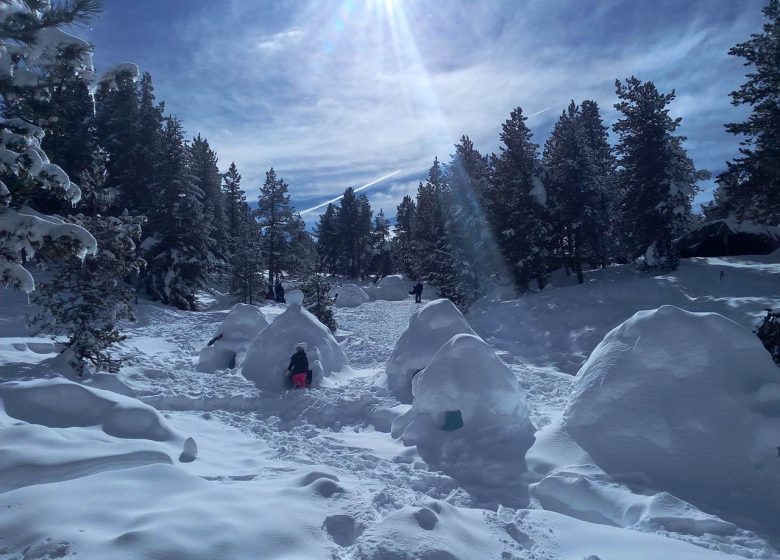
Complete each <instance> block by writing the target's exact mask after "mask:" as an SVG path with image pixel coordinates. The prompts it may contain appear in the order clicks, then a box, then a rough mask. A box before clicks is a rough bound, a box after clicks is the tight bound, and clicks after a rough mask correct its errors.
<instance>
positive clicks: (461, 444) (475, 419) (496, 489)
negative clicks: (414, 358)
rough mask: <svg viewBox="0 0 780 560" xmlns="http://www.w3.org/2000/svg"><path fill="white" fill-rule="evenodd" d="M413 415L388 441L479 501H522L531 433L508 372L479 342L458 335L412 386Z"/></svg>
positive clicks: (402, 419) (397, 426)
mask: <svg viewBox="0 0 780 560" xmlns="http://www.w3.org/2000/svg"><path fill="white" fill-rule="evenodd" d="M413 392H414V402H413V403H412V408H411V409H409V410H408V411H407V412H406V413H405V414H403V415H402V416H400V417H398V418H397V419H396V420H395V421H394V422H393V426H392V430H391V433H392V435H393V437H395V438H400V439H401V441H402V442H403V443H404V445H407V446H412V445H416V446H417V451H418V453H419V454H420V457H422V458H423V460H424V461H425V462H426V463H428V464H430V465H432V466H434V467H435V468H438V469H441V470H442V471H444V472H445V473H447V474H449V475H450V476H452V477H454V478H456V479H458V481H459V482H460V483H461V484H462V485H463V486H464V488H466V489H467V490H469V491H470V492H471V493H472V494H473V495H474V496H475V497H477V498H478V499H479V500H482V501H486V502H489V503H498V502H497V501H496V500H499V501H501V502H502V503H504V504H510V503H513V504H515V505H518V504H522V503H524V502H525V501H527V487H526V485H525V481H524V477H523V473H524V472H525V471H526V464H525V454H526V452H527V451H528V449H529V448H530V447H531V445H532V444H533V442H534V432H535V431H536V428H535V427H534V425H533V424H532V423H531V420H530V419H529V417H528V408H527V406H526V400H525V393H524V392H523V391H522V390H521V389H520V387H519V386H518V384H517V381H516V380H515V377H514V375H513V374H512V372H511V371H510V370H509V369H508V368H507V367H506V365H504V363H503V362H502V361H501V360H500V359H499V358H498V356H496V354H495V353H494V352H493V350H492V349H491V348H490V347H489V346H488V345H487V344H486V343H485V342H484V341H483V340H482V339H481V338H479V337H477V336H475V335H472V334H457V335H455V336H453V337H452V338H451V339H450V340H449V341H448V342H447V343H445V344H444V345H443V346H442V347H441V348H440V349H439V351H438V352H436V354H435V355H434V356H433V358H432V359H431V361H430V363H429V364H428V365H427V367H426V368H425V369H424V370H423V371H421V372H420V373H419V374H418V375H417V376H416V377H415V378H414V381H413Z"/></svg>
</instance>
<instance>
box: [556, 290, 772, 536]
mask: <svg viewBox="0 0 780 560" xmlns="http://www.w3.org/2000/svg"><path fill="white" fill-rule="evenodd" d="M563 425H564V429H566V430H567V431H568V432H569V433H571V434H572V436H573V437H574V438H575V439H576V441H577V442H578V443H579V444H580V445H581V446H582V447H583V448H584V449H585V450H586V451H587V452H588V453H590V455H591V456H592V458H593V460H594V461H595V462H596V463H597V464H598V465H599V466H600V467H601V468H603V469H604V470H605V471H607V472H609V473H612V474H613V475H619V476H621V477H626V478H629V479H632V480H635V481H640V482H642V483H644V484H645V485H647V486H651V487H654V488H655V489H660V490H666V491H669V492H671V493H672V494H674V495H676V496H678V497H680V498H682V499H685V500H687V501H689V502H691V503H693V504H695V505H697V506H699V507H701V508H702V509H704V510H705V511H710V512H713V513H719V514H721V515H723V516H724V517H725V518H727V519H728V517H729V516H730V515H733V514H735V513H736V514H737V515H740V516H744V517H747V518H752V519H754V520H755V521H756V522H757V523H758V524H760V523H769V520H771V519H780V468H778V461H780V459H778V456H777V449H778V445H780V436H779V435H778V434H780V375H779V373H778V369H777V366H775V365H774V363H773V362H772V360H771V358H770V356H769V354H768V352H767V351H766V350H765V349H764V348H763V347H762V346H761V343H760V341H759V340H758V339H757V337H756V336H755V335H754V334H753V333H751V332H750V331H748V330H746V329H744V328H742V327H741V326H739V325H737V324H736V323H734V322H732V321H730V320H729V319H726V318H725V317H723V316H722V315H719V314H717V313H691V312H687V311H683V310H681V309H678V308H676V307H673V306H670V305H666V306H663V307H661V308H659V309H656V310H651V311H640V312H638V313H636V314H635V315H634V316H633V317H631V318H630V319H628V320H627V321H625V322H624V323H623V324H621V325H620V326H618V327H616V328H615V329H613V330H612V331H611V332H610V333H608V334H607V336H606V337H605V338H604V340H603V341H602V342H601V343H600V344H599V345H598V346H597V347H596V349H595V350H594V351H593V353H592V354H591V355H590V357H589V358H588V360H587V362H585V364H584V365H583V366H582V368H581V369H580V371H579V373H578V374H577V378H576V380H575V384H574V390H573V393H572V395H571V397H570V400H569V401H568V403H567V406H566V408H565V411H564V424H563Z"/></svg>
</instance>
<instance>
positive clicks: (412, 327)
mask: <svg viewBox="0 0 780 560" xmlns="http://www.w3.org/2000/svg"><path fill="white" fill-rule="evenodd" d="M463 333H466V334H473V335H476V333H475V332H474V331H473V330H471V327H470V326H469V324H468V321H466V319H465V318H464V317H463V315H462V314H461V312H460V311H459V310H458V308H457V307H455V305H454V304H453V303H452V302H451V301H450V300H448V299H437V300H434V301H432V302H430V303H427V304H425V305H424V306H423V307H421V308H420V309H419V310H417V311H416V312H415V313H414V315H412V316H411V317H410V318H409V326H408V327H406V329H405V330H404V332H403V333H401V337H400V338H399V339H398V342H396V344H395V348H393V353H392V354H391V355H390V360H389V361H388V362H387V370H386V371H387V388H388V390H389V391H390V392H391V393H392V394H393V395H394V396H395V397H396V398H397V399H398V400H400V401H401V402H405V403H410V402H412V378H413V377H414V375H415V374H416V373H417V372H418V371H420V370H422V369H423V368H424V367H425V366H427V365H428V362H429V361H430V359H431V358H432V357H433V355H434V354H435V353H436V351H437V350H438V349H439V348H441V347H442V345H443V344H444V343H445V342H447V341H448V340H449V339H451V338H452V337H453V336H455V335H456V334H463Z"/></svg>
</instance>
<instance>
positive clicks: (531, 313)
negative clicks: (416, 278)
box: [0, 253, 780, 560]
mask: <svg viewBox="0 0 780 560" xmlns="http://www.w3.org/2000/svg"><path fill="white" fill-rule="evenodd" d="M394 282H395V281H388V282H386V285H385V287H384V288H382V287H381V286H380V287H378V288H374V287H371V286H360V287H357V286H356V287H354V288H353V287H349V288H348V289H346V290H345V291H344V293H345V297H344V298H343V299H342V305H341V306H339V307H338V308H337V309H336V320H337V322H338V325H339V331H338V332H337V333H336V335H335V338H334V337H331V336H330V334H329V333H328V332H327V330H321V329H319V327H318V326H317V325H318V324H312V323H310V322H309V318H308V317H307V316H306V314H305V312H301V311H300V309H299V308H296V307H290V308H286V307H285V306H284V305H278V304H271V305H267V306H264V307H262V308H261V310H260V311H261V314H262V315H261V316H259V315H257V314H256V313H255V311H254V310H252V309H248V310H247V309H244V310H241V311H240V312H239V311H234V312H233V313H232V314H231V318H230V320H229V321H227V322H226V323H225V325H224V326H223V321H224V320H225V319H226V317H228V313H229V311H230V308H231V305H230V304H229V303H228V302H227V300H225V299H224V298H216V299H213V298H212V299H211V300H208V301H207V300H205V299H204V303H206V304H207V306H208V310H207V311H203V312H197V313H193V312H181V311H176V310H173V309H170V308H166V307H163V306H160V305H157V304H153V303H148V302H142V303H141V304H140V305H139V308H138V315H139V320H138V322H137V323H135V324H132V325H127V328H126V334H127V335H128V339H127V340H126V341H125V342H124V343H122V344H121V345H120V347H119V348H118V349H117V352H118V353H120V354H122V355H124V356H125V358H126V363H125V365H124V367H123V368H122V370H121V372H120V373H119V374H118V375H109V374H96V375H94V376H93V377H91V378H90V379H87V380H85V381H83V382H81V383H77V382H74V381H72V380H67V379H65V378H63V377H62V376H60V375H58V372H61V371H62V370H61V369H60V367H59V365H58V363H59V361H58V359H57V358H56V356H57V354H56V352H55V346H54V345H53V344H52V342H51V341H50V340H48V339H44V338H29V337H27V335H26V333H25V330H24V326H23V320H22V318H23V316H24V314H25V313H26V298H25V297H24V296H23V295H20V294H18V293H15V292H12V291H9V290H6V291H0V301H2V303H0V559H2V560H10V559H20V560H21V559H37V558H71V557H73V558H80V559H107V558H111V559H120V560H121V559H131V558H132V559H139V558H146V559H161V560H162V559H171V560H172V559H177V560H185V559H234V558H235V559H250V558H252V559H254V558H259V559H289V560H292V559H301V560H303V559H331V560H332V559H344V560H364V559H365V560H407V559H408V560H412V559H414V560H453V559H463V560H482V559H497V560H510V559H550V560H552V559H575V560H636V559H686V560H688V559H690V560H697V559H702V560H716V559H725V558H734V557H744V558H780V553H778V549H777V548H776V547H777V546H778V545H779V544H780V457H778V451H777V447H778V446H780V368H778V367H777V366H776V365H774V364H773V363H772V361H771V359H770V358H769V355H768V353H767V352H766V351H764V350H763V348H762V347H761V346H760V343H759V342H758V340H757V339H756V337H755V336H754V335H753V334H752V333H751V332H750V331H749V329H750V328H752V326H753V325H754V324H755V323H756V322H757V321H758V319H759V317H760V316H761V315H762V314H763V313H762V310H763V309H764V308H767V307H780V253H775V254H773V255H769V256H762V257H729V258H710V259H691V260H686V261H684V262H683V263H682V265H681V267H680V269H679V271H677V272H675V273H672V274H669V275H666V276H657V277H648V276H645V275H642V274H639V273H637V272H635V271H633V270H632V269H631V268H630V267H625V266H624V267H612V268H609V269H607V270H602V271H594V272H591V273H588V274H587V275H586V284H585V285H584V286H576V285H569V284H570V283H571V282H570V280H569V279H566V278H565V277H564V278H560V279H556V280H555V281H554V282H553V286H550V287H549V288H547V289H545V290H544V291H543V292H541V293H535V294H529V295H527V296H525V297H523V298H521V299H519V300H511V301H510V300H504V301H502V299H501V297H500V296H499V294H498V292H497V294H496V296H495V297H493V298H486V299H485V300H483V301H481V302H478V304H476V305H475V306H474V307H473V309H472V311H471V312H470V313H469V314H468V315H467V316H466V317H465V319H464V318H463V317H462V316H461V315H460V314H459V312H457V310H456V309H455V308H454V306H451V305H450V304H449V303H448V302H444V301H437V302H435V303H428V302H429V301H430V300H429V299H428V298H429V297H431V293H430V290H428V289H427V287H426V291H425V292H424V294H423V298H424V303H427V305H426V306H424V307H423V306H420V305H415V304H414V303H412V301H411V299H410V298H408V299H405V300H402V301H398V299H399V298H397V297H395V296H396V295H397V294H396V292H399V290H400V283H398V282H395V283H398V284H399V286H395V284H394ZM404 286H405V284H404ZM347 294H348V295H349V297H347ZM383 294H384V295H383ZM366 295H367V296H368V297H369V298H371V300H372V301H366V298H365V297H364V296H366ZM381 297H386V298H387V299H377V298H381ZM410 320H411V321H410ZM266 323H270V325H269V326H265V325H266ZM220 329H223V330H220ZM253 329H254V330H253ZM323 329H324V328H323ZM256 330H259V334H257V333H256V332H255V331H256ZM218 332H222V333H223V334H225V336H224V337H223V339H221V340H220V341H218V342H217V343H215V345H214V347H213V348H212V349H210V350H208V351H205V352H204V348H205V347H206V343H207V342H208V341H209V340H210V339H211V338H212V337H213V336H214V335H215V334H217V333H218ZM250 335H251V336H250ZM298 342H305V343H306V345H307V352H308V353H309V355H310V360H311V361H312V363H313V364H314V365H313V368H312V369H314V370H315V377H316V379H315V383H316V384H317V385H318V387H317V388H313V389H309V390H302V391H289V392H288V391H284V390H283V389H282V388H281V386H279V387H277V385H276V381H275V379H276V378H274V377H273V376H274V375H276V374H277V373H278V371H279V369H280V366H279V364H281V363H283V362H284V360H285V358H286V357H288V356H289V354H290V353H291V350H292V347H293V346H294V345H295V344H296V343H298ZM230 365H233V366H235V368H233V369H230V368H229V367H228V366H230ZM284 365H286V364H284ZM281 367H282V368H283V367H284V366H281ZM418 370H422V371H420V372H419V373H418V372H417V371H418ZM578 370H579V374H578V375H577V376H576V377H575V376H574V374H576V373H577V372H578ZM242 371H243V373H244V374H245V375H246V377H245V376H244V375H242ZM248 378H249V379H253V380H254V382H253V381H250V380H248ZM258 387H262V390H261V389H259V388H258ZM453 412H457V414H456V416H457V421H455V423H454V424H453V423H452V421H453V418H452V417H451V416H452V414H451V413H453ZM771 543H774V546H773V545H772V544H771Z"/></svg>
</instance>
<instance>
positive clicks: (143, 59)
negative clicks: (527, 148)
mask: <svg viewBox="0 0 780 560" xmlns="http://www.w3.org/2000/svg"><path fill="white" fill-rule="evenodd" d="M763 5H764V1H763V0H674V1H672V0H653V1H652V2H639V1H636V0H599V1H596V0H494V1H493V0H486V1H482V2H475V1H471V0H446V1H442V0H392V1H391V0H311V1H308V2H306V1H304V0H279V1H274V2H272V1H265V0H220V1H214V0H131V1H129V0H105V11H104V13H103V14H102V15H101V16H100V17H98V18H97V19H96V20H95V21H94V23H93V26H92V27H93V29H92V30H83V31H84V33H83V35H85V36H86V38H88V39H89V40H91V41H92V42H93V43H94V44H95V46H96V56H95V63H96V65H97V66H98V69H99V70H101V69H106V68H107V67H109V66H111V65H113V64H116V63H120V62H135V63H137V64H138V65H139V67H140V68H141V69H142V70H148V71H149V72H151V74H152V77H153V80H154V84H155V88H156V94H157V97H158V99H161V100H164V101H165V103H166V108H167V110H168V111H169V112H170V113H173V114H175V115H176V116H178V117H179V118H181V119H182V120H183V122H184V125H185V127H186V129H187V130H188V132H189V134H190V135H191V136H194V135H195V134H196V133H198V132H199V133H201V134H202V135H203V136H205V137H206V138H208V140H209V142H210V143H211V145H212V147H213V148H214V149H216V150H217V152H218V155H219V158H220V166H221V167H222V168H223V170H224V169H226V168H227V166H228V165H229V164H230V162H231V161H235V162H236V164H237V165H238V168H239V171H240V172H241V173H242V175H243V187H244V189H245V190H246V191H247V193H248V195H249V196H250V197H251V198H254V196H255V195H256V192H257V188H258V187H259V185H260V184H261V183H262V181H263V180H264V177H265V175H264V172H265V171H266V170H267V169H268V168H269V167H271V166H273V167H275V168H276V170H277V172H278V173H279V175H280V176H282V177H283V178H285V179H286V180H287V182H288V183H289V184H290V191H291V194H292V197H293V201H294V203H295V204H296V206H297V208H298V209H299V210H302V209H305V208H308V207H310V206H314V205H316V204H318V203H320V202H322V201H324V200H327V199H329V198H332V197H333V196H335V195H337V194H339V193H340V192H342V191H343V190H344V189H345V188H346V187H348V186H353V187H358V186H360V185H363V184H365V183H368V182H370V181H372V180H374V179H376V178H378V177H381V176H384V175H386V174H388V173H391V172H393V171H396V170H400V172H399V173H397V174H395V175H393V176H392V178H391V179H389V180H387V181H385V182H382V183H380V184H378V185H376V186H373V187H371V188H370V189H367V190H366V191H365V192H366V193H367V194H368V195H369V199H370V200H371V203H372V206H373V208H374V210H375V211H378V210H379V208H383V209H384V210H385V213H386V214H389V215H391V216H393V215H394V214H395V207H396V205H397V204H398V203H399V202H400V200H401V198H403V196H404V195H405V194H413V193H414V192H415V190H416V185H417V181H418V180H419V179H420V178H421V177H423V176H424V175H425V173H426V172H427V168H428V167H429V166H430V163H431V161H432V160H433V157H434V156H438V157H439V159H440V160H444V161H447V160H448V159H449V155H450V154H451V153H452V152H453V144H454V143H455V142H456V141H457V139H458V138H459V137H460V136H461V135H462V134H468V135H469V136H470V137H471V138H472V140H473V141H474V143H475V144H476V146H477V147H478V148H479V149H480V151H482V153H490V152H494V151H497V149H498V145H499V139H498V134H499V130H500V126H501V123H502V122H503V121H504V120H506V118H507V117H508V115H509V113H510V111H511V110H512V109H513V108H514V107H517V106H521V107H522V108H523V110H524V112H525V113H526V114H529V115H530V114H534V113H538V114H536V115H535V116H533V117H531V118H529V121H528V125H529V126H530V127H531V129H532V130H533V132H534V138H535V140H536V142H537V143H539V144H540V145H543V143H544V140H545V139H546V138H547V136H548V134H549V131H550V129H551V128H552V125H553V123H554V122H555V120H556V119H557V118H558V115H559V114H560V112H561V110H562V109H563V108H564V107H565V106H566V105H567V104H568V102H569V101H570V100H571V99H574V100H575V101H577V102H579V101H581V100H583V99H595V100H596V101H598V102H599V105H600V107H601V109H602V114H603V116H604V118H605V120H606V122H607V124H611V123H612V122H614V120H615V118H616V115H615V111H614V109H613V107H612V106H613V104H614V103H615V101H616V99H615V94H614V81H615V79H616V78H621V79H622V78H625V77H628V76H630V75H636V76H637V77H639V78H640V79H642V80H652V81H654V82H655V83H656V85H657V86H658V87H659V89H660V90H662V91H670V90H671V89H675V90H676V92H677V95H678V97H677V99H676V100H675V101H674V103H673V105H672V113H673V115H674V116H680V117H682V118H683V123H682V127H681V129H680V133H681V134H683V135H685V136H688V143H687V147H688V149H689V154H690V155H691V156H692V158H693V159H694V162H695V163H696V165H697V166H698V167H699V168H703V169H708V170H710V171H711V172H713V174H717V173H718V172H720V171H721V170H722V169H723V168H724V167H725V163H724V162H725V161H726V160H728V159H730V158H732V157H733V156H734V155H736V154H737V147H738V144H737V139H736V138H734V137H733V136H731V135H728V134H726V133H725V131H724V130H723V123H725V122H732V121H734V120H740V119H741V118H743V117H744V116H745V112H744V110H743V109H738V108H734V107H732V106H731V104H730V98H729V97H728V93H729V92H730V91H732V90H733V89H735V88H736V87H737V86H738V85H739V84H740V83H741V82H742V81H743V76H744V73H745V68H744V67H743V66H742V61H741V60H739V59H736V58H734V57H730V56H728V55H727V52H728V50H729V48H730V47H731V46H733V45H734V44H735V43H736V42H739V41H743V40H745V39H746V38H747V37H748V36H749V35H750V33H755V32H758V31H759V30H760V26H761V8H762V6H763ZM705 186H706V187H707V190H706V191H705V192H704V193H702V194H701V195H700V197H699V201H701V200H706V199H707V198H709V197H711V194H710V193H709V190H710V189H711V184H706V185H705ZM315 216H316V213H312V214H310V215H309V216H308V219H309V221H312V220H311V218H313V217H315Z"/></svg>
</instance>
